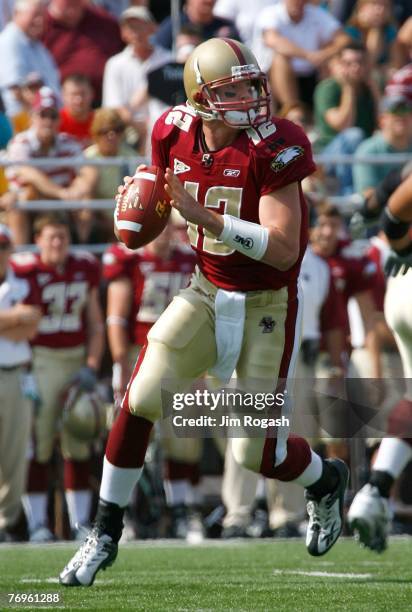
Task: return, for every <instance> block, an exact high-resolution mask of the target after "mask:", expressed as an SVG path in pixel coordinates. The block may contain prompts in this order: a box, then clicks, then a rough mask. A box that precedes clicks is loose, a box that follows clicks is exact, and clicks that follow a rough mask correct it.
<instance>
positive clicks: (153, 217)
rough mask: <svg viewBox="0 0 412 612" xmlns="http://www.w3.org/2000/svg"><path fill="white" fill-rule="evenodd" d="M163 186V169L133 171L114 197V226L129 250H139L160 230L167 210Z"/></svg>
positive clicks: (168, 199)
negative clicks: (133, 173) (127, 182)
mask: <svg viewBox="0 0 412 612" xmlns="http://www.w3.org/2000/svg"><path fill="white" fill-rule="evenodd" d="M164 184H165V179H164V172H163V170H162V169H161V168H159V167H157V166H148V167H147V168H144V169H143V170H140V171H138V172H136V174H135V175H134V176H133V180H132V181H131V182H130V183H129V184H128V185H127V186H126V187H125V189H124V190H123V192H122V193H121V194H120V195H119V196H118V198H117V204H116V210H115V213H114V224H115V227H116V231H117V234H118V237H119V239H120V240H121V242H123V244H125V245H126V246H127V247H128V248H129V249H139V248H140V247H142V246H144V245H145V244H148V243H149V242H151V241H152V240H154V239H155V238H156V237H157V236H159V234H161V232H162V231H163V230H164V228H165V226H166V223H167V221H168V219H169V216H170V211H171V206H170V198H169V196H168V195H167V193H166V191H165V189H164Z"/></svg>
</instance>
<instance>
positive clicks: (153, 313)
mask: <svg viewBox="0 0 412 612" xmlns="http://www.w3.org/2000/svg"><path fill="white" fill-rule="evenodd" d="M176 238H177V234H176V226H175V225H174V224H173V223H172V222H169V223H168V225H167V226H166V229H165V230H164V231H163V232H162V234H160V236H158V237H157V238H156V239H155V240H154V241H153V242H151V243H150V244H148V245H147V246H146V247H144V248H143V249H141V250H140V251H139V252H136V251H132V250H130V249H128V248H126V247H125V246H123V245H122V244H121V243H118V244H114V245H112V246H111V247H110V248H109V249H108V250H107V251H106V252H105V254H104V256H103V276H104V278H105V279H106V280H107V281H108V283H109V284H108V288H107V319H106V322H107V330H108V340H109V346H110V351H111V355H112V360H113V381H112V384H113V392H114V395H115V404H116V405H118V406H119V407H120V402H121V399H122V397H123V395H124V393H125V391H126V386H127V382H128V380H129V378H130V375H131V373H132V371H133V366H134V363H135V362H136V356H137V355H138V354H139V352H140V350H141V348H142V347H143V345H144V344H145V342H146V336H147V333H148V331H149V330H150V328H151V327H152V325H153V324H154V323H155V322H156V321H157V319H158V318H159V316H160V315H161V314H162V312H163V311H164V310H165V308H166V307H167V306H168V305H169V304H170V302H171V301H172V299H173V297H174V296H175V295H177V294H178V293H179V291H180V289H183V288H184V287H187V285H188V283H189V279H190V276H191V274H192V272H193V269H194V266H195V257H194V254H193V252H192V250H191V249H190V248H188V247H187V246H186V245H185V246H184V247H183V248H182V247H181V245H179V244H177V242H176ZM164 424H165V427H164V430H163V432H162V433H163V439H162V447H163V453H164V457H165V461H166V463H165V473H166V474H165V482H164V484H165V492H166V499H167V503H168V506H169V507H170V509H171V517H172V532H173V534H174V535H176V537H177V536H179V537H186V532H187V529H188V521H187V508H186V505H187V502H188V500H190V499H191V498H192V497H193V494H192V493H193V492H192V491H191V489H192V484H191V481H192V480H193V479H194V478H195V477H196V475H197V472H198V459H199V454H200V452H201V445H200V439H199V438H196V439H189V438H185V439H176V438H175V437H174V436H173V431H170V430H167V431H165V429H166V421H165V422H164Z"/></svg>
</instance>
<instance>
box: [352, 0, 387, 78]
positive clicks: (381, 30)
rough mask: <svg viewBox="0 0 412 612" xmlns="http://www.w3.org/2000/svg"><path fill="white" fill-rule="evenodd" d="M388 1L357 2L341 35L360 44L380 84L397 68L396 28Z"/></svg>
mask: <svg viewBox="0 0 412 612" xmlns="http://www.w3.org/2000/svg"><path fill="white" fill-rule="evenodd" d="M391 9H392V2H391V0H357V2H356V4H355V8H354V10H353V13H352V15H351V17H350V19H349V21H348V23H347V24H346V27H345V31H346V32H347V33H348V34H349V35H350V36H351V37H352V38H353V39H354V40H357V41H359V42H362V43H363V44H364V45H365V47H366V50H367V51H368V55H369V61H370V65H371V67H372V69H375V70H376V68H379V70H378V71H376V77H377V78H379V79H380V80H382V79H383V78H384V76H385V72H386V71H387V69H388V68H389V67H390V66H392V65H398V63H399V61H398V60H397V58H396V51H397V47H396V46H395V45H394V42H395V39H396V32H397V27H396V23H395V20H394V18H393V16H392V10H391Z"/></svg>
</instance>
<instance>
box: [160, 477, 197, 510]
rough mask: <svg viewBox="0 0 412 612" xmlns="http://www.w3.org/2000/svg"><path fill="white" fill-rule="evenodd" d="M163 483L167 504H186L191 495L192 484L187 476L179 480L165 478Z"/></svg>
mask: <svg viewBox="0 0 412 612" xmlns="http://www.w3.org/2000/svg"><path fill="white" fill-rule="evenodd" d="M163 485H164V489H165V495H166V503H167V505H168V506H177V505H178V504H188V503H189V501H190V497H193V496H192V495H191V488H192V485H191V483H190V481H189V480H188V479H187V478H181V479H179V480H168V479H165V480H164V482H163Z"/></svg>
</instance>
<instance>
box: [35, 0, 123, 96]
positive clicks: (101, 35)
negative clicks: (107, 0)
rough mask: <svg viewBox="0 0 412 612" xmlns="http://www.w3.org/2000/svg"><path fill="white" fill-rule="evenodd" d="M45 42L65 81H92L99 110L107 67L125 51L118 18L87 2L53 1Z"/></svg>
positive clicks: (47, 18) (48, 14)
mask: <svg viewBox="0 0 412 612" xmlns="http://www.w3.org/2000/svg"><path fill="white" fill-rule="evenodd" d="M43 42H44V44H45V45H46V47H47V48H48V49H49V51H50V52H51V53H52V55H53V57H54V59H55V61H56V63H57V65H58V67H59V70H60V76H61V79H62V80H64V79H65V78H66V77H67V76H68V75H69V74H79V73H82V74H85V75H86V76H87V77H89V79H90V82H91V84H92V86H93V91H94V104H95V105H96V106H98V105H99V104H100V100H101V92H102V78H103V70H104V66H105V63H106V61H107V60H108V59H109V57H111V56H112V55H114V54H115V53H118V52H119V51H120V50H121V49H122V47H123V45H122V42H121V39H120V32H119V26H118V24H117V22H116V20H115V19H114V17H112V16H111V15H109V14H108V13H107V12H106V11H104V10H102V9H99V8H95V7H93V6H91V5H89V4H88V2H87V0H51V1H50V3H49V5H48V9H47V13H46V28H45V31H44V35H43Z"/></svg>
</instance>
